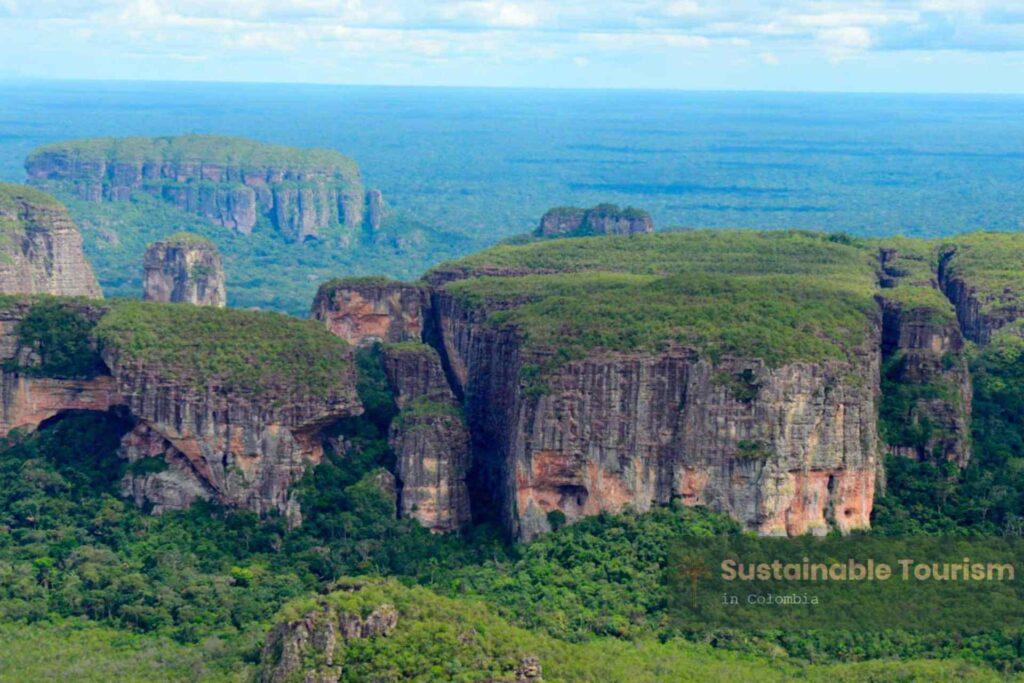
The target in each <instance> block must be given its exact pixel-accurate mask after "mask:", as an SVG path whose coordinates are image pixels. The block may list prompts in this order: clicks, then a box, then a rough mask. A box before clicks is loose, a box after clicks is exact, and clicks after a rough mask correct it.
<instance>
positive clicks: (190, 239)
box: [160, 232, 213, 247]
mask: <svg viewBox="0 0 1024 683" xmlns="http://www.w3.org/2000/svg"><path fill="white" fill-rule="evenodd" d="M160 241H161V242H164V243H166V244H175V245H182V246H187V245H194V246H200V247H205V246H213V242H211V241H210V240H209V239H207V238H206V237H203V236H202V235H197V234H195V233H194V232H176V233H174V234H173V235H171V236H169V237H164V238H163V239H161V240H160Z"/></svg>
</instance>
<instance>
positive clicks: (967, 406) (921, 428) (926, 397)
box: [878, 249, 972, 467]
mask: <svg viewBox="0 0 1024 683" xmlns="http://www.w3.org/2000/svg"><path fill="white" fill-rule="evenodd" d="M914 260H915V259H914V257H913V255H901V254H900V252H899V251H898V250H897V249H882V250H881V252H880V254H879V262H880V266H881V274H882V275H881V277H880V283H881V285H882V290H881V293H880V295H879V297H878V301H879V305H880V306H881V309H882V355H883V358H884V363H883V367H882V369H883V375H882V384H883V389H884V391H883V397H882V402H881V409H880V416H881V419H882V428H881V431H882V437H883V438H884V439H885V440H886V442H887V443H888V445H889V447H890V450H891V451H892V452H893V453H895V454H897V455H901V456H905V457H911V458H914V459H917V460H936V461H941V460H951V461H954V462H956V463H957V464H958V465H959V466H960V467H966V466H967V463H968V461H969V460H970V455H971V451H970V427H971V398H972V396H971V394H972V391H971V380H970V374H969V372H968V369H967V359H966V358H965V356H964V340H963V336H962V335H961V332H960V327H959V325H958V323H957V316H956V313H955V312H954V310H953V307H952V305H951V304H950V302H949V300H947V299H946V298H945V297H944V296H943V294H942V293H941V292H940V291H939V289H938V282H937V274H936V273H935V271H934V270H933V269H932V268H933V264H931V263H927V264H921V263H918V264H915V263H914Z"/></svg>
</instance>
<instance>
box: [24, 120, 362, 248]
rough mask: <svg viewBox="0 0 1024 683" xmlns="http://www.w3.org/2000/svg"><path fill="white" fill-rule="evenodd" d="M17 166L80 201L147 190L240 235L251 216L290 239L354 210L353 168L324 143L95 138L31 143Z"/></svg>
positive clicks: (357, 201)
mask: <svg viewBox="0 0 1024 683" xmlns="http://www.w3.org/2000/svg"><path fill="white" fill-rule="evenodd" d="M25 169H26V171H27V172H28V175H29V179H30V181H31V182H33V183H35V184H44V185H45V184H48V183H59V184H62V185H64V186H67V187H68V188H69V189H70V190H71V191H72V192H73V193H74V194H75V195H76V196H78V197H79V198H81V199H84V200H86V201H93V202H100V201H112V202H117V201H127V200H128V199H130V198H131V196H132V195H133V194H134V193H136V192H147V193H149V194H151V195H154V196H156V197H159V198H160V199H162V200H163V201H165V202H168V203H169V204H173V205H174V206H176V207H178V208H179V209H182V210H183V211H187V212H189V213H193V214H196V215H199V216H202V217H204V218H206V219H208V220H210V221H212V222H213V223H216V224H219V225H223V226H224V227H227V228H231V229H233V230H236V231H238V232H240V233H243V234H246V235H248V234H251V233H252V230H253V228H254V227H255V225H256V223H257V221H258V220H259V219H260V217H265V218H266V219H267V220H269V221H270V222H271V223H272V224H273V225H274V227H275V228H276V229H277V230H278V231H279V232H280V233H281V235H282V236H283V237H285V239H288V240H290V241H305V240H306V239H307V238H318V237H320V236H321V233H322V232H323V231H324V230H327V229H332V228H339V227H346V228H356V227H359V226H361V225H362V223H363V220H364V204H365V201H366V199H365V192H364V189H363V182H362V178H361V176H360V173H359V168H358V166H357V165H356V163H355V162H354V161H352V160H351V159H349V158H347V157H345V156H342V155H341V154H339V153H337V152H334V151H330V150H308V149H296V148H291V147H283V146H280V145H267V144H261V143H257V142H254V141H251V140H245V139H242V138H233V137H223V136H215V135H183V136H178V137H161V138H97V139H91V140H78V141H72V142H66V143H57V144H53V145H45V146H43V147H40V148H38V149H36V150H35V151H33V152H32V154H31V155H29V157H28V159H27V160H26V161H25Z"/></svg>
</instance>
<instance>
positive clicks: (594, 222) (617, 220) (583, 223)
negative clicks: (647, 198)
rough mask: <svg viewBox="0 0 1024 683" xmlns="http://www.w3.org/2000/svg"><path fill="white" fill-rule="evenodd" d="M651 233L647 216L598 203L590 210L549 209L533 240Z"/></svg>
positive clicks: (639, 211) (631, 210)
mask: <svg viewBox="0 0 1024 683" xmlns="http://www.w3.org/2000/svg"><path fill="white" fill-rule="evenodd" d="M649 232H654V221H653V220H651V215H650V214H649V213H647V212H646V211H643V210H641V209H634V208H633V207H626V208H625V209H620V208H619V207H618V206H616V205H614V204H598V205H597V206H595V207H594V208H592V209H580V208H576V207H564V208H558V209H551V210H550V211H548V212H547V213H545V214H544V216H543V217H542V218H541V219H540V225H539V226H537V229H536V231H534V235H536V236H537V237H583V236H593V235H635V234H643V233H649Z"/></svg>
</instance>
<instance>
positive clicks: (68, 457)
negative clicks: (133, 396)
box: [7, 407, 134, 495]
mask: <svg viewBox="0 0 1024 683" xmlns="http://www.w3.org/2000/svg"><path fill="white" fill-rule="evenodd" d="M133 426H134V420H132V418H131V417H130V416H129V415H128V411H127V409H125V408H122V407H116V408H112V409H111V410H109V411H107V412H102V413H101V412H98V411H94V410H65V411H63V412H60V413H57V414H56V415H54V416H53V417H51V418H49V419H47V420H44V421H43V422H41V423H40V425H39V428H38V429H37V430H36V431H35V432H34V433H32V434H30V435H28V436H27V437H25V439H26V441H36V442H40V443H41V445H40V447H39V448H38V450H39V452H40V453H49V454H52V456H51V459H52V460H53V463H54V464H55V465H56V466H57V467H58V469H59V470H60V471H61V474H62V475H63V476H64V477H65V478H66V479H68V480H69V481H70V482H71V483H72V484H74V485H76V487H77V488H79V489H81V493H82V494H83V495H85V493H86V492H88V491H109V492H113V491H116V490H117V489H118V486H119V483H120V481H121V478H122V477H123V476H124V473H125V471H126V469H127V468H128V462H127V461H126V460H123V459H122V458H121V457H120V455H119V454H118V447H119V446H120V444H121V439H122V437H124V435H125V434H127V433H128V432H129V431H131V429H132V427H133ZM7 440H8V441H9V440H10V438H9V439H7Z"/></svg>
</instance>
